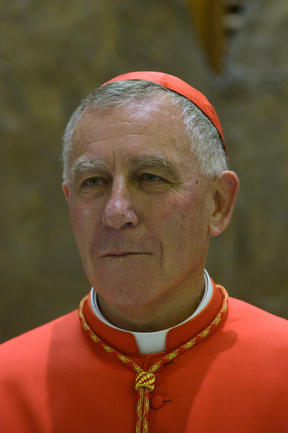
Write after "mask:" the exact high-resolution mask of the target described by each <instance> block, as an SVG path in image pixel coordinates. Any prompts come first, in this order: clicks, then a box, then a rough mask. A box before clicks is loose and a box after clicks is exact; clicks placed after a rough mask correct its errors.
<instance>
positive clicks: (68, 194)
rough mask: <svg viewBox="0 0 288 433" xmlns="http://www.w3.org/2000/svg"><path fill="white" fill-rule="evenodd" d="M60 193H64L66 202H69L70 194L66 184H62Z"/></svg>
mask: <svg viewBox="0 0 288 433" xmlns="http://www.w3.org/2000/svg"><path fill="white" fill-rule="evenodd" d="M62 191H63V192H64V195H65V198H66V200H67V201H69V197H70V192H69V188H68V185H67V183H66V182H63V183H62Z"/></svg>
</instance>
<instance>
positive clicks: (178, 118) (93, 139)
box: [72, 95, 191, 161]
mask: <svg viewBox="0 0 288 433" xmlns="http://www.w3.org/2000/svg"><path fill="white" fill-rule="evenodd" d="M111 150H113V152H114V153H119V152H124V153H127V152H128V154H127V155H126V157H127V156H128V157H129V152H131V154H132V156H133V155H137V154H139V155H141V153H143V152H144V153H145V154H147V153H149V152H150V153H153V152H154V151H155V152H164V153H165V154H166V155H167V156H168V157H169V156H171V157H172V156H173V158H174V160H175V158H176V160H177V159H179V158H180V159H182V158H187V156H188V154H190V156H191V151H190V140H189V139H188V137H187V133H186V127H185V124H184V120H183V118H182V115H181V111H180V109H179V108H178V107H177V106H176V105H175V103H173V102H172V101H171V100H170V99H169V98H168V97H167V96H166V95H160V97H159V98H155V97H153V98H146V99H144V100H142V101H129V102H127V103H125V104H123V105H121V106H119V105H118V106H112V107H108V108H106V109H104V110H103V109H102V110H100V109H97V108H88V109H86V111H85V112H84V113H83V115H82V117H81V118H80V120H79V121H78V123H77V125H76V128H75V131H74V135H73V152H72V156H73V158H72V159H73V161H75V159H77V158H79V157H80V156H81V155H83V154H86V153H96V154H97V155H99V154H100V156H101V154H105V153H107V152H109V151H111ZM91 157H92V158H93V155H92V154H91Z"/></svg>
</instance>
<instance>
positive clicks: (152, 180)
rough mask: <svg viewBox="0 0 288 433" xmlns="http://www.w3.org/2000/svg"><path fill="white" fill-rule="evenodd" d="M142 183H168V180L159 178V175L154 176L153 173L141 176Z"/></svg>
mask: <svg viewBox="0 0 288 433" xmlns="http://www.w3.org/2000/svg"><path fill="white" fill-rule="evenodd" d="M140 181H142V182H150V183H159V182H166V180H165V179H164V178H163V177H161V176H158V175H157V174H152V173H143V174H141V176H140Z"/></svg>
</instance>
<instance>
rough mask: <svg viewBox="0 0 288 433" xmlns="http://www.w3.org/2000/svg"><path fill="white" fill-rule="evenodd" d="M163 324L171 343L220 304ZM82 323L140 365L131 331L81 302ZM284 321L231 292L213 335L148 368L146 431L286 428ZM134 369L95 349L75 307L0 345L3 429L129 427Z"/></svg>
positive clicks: (143, 361) (38, 432) (129, 430)
mask: <svg viewBox="0 0 288 433" xmlns="http://www.w3.org/2000/svg"><path fill="white" fill-rule="evenodd" d="M222 297H223V296H222V292H221V291H220V289H219V286H214V290H213V296H212V299H211V300H210V302H209V304H208V305H207V307H206V308H205V309H204V310H203V311H202V312H201V313H200V314H199V315H197V316H196V317H194V318H193V319H191V320H190V321H189V322H186V323H184V324H182V325H180V326H178V327H176V328H174V329H172V330H170V331H169V332H168V335H167V339H166V351H167V352H168V351H171V350H174V349H175V348H177V347H178V346H179V345H181V344H183V343H184V342H186V341H187V340H189V339H191V338H192V337H193V336H194V335H196V334H197V333H199V332H200V331H201V330H203V329H204V328H205V327H207V325H209V323H210V322H211V321H212V320H213V319H214V318H215V316H216V315H217V313H218V311H219V310H220V308H221V305H222V300H223V299H222ZM84 313H85V317H86V320H87V322H88V324H89V326H90V327H91V328H92V329H93V331H94V332H95V333H96V334H97V335H98V336H99V337H100V338H101V339H102V340H103V341H105V342H106V343H108V344H109V345H110V346H112V347H114V348H116V349H117V350H119V351H120V352H122V353H123V354H125V355H128V356H129V357H130V358H131V359H133V360H134V361H135V362H137V364H139V365H140V366H141V367H142V368H143V369H145V370H148V369H149V367H150V366H151V365H152V364H153V363H155V362H156V361H157V360H159V359H160V358H161V357H162V356H163V355H164V353H160V354H151V355H141V354H140V353H139V351H138V347H137V344H136V341H135V338H134V336H133V334H130V333H126V332H121V331H119V330H117V329H114V328H110V327H109V326H107V325H106V324H104V323H102V322H101V321H99V320H98V319H97V318H96V317H95V315H94V313H93V311H92V309H91V305H90V301H89V300H88V299H87V301H86V302H85V304H84ZM287 342H288V325H287V321H285V320H284V319H281V318H279V317H276V316H273V315H271V314H269V313H266V312H264V311H262V310H260V309H258V308H256V307H253V306H251V305H248V304H247V303H245V302H242V301H239V300H236V299H233V298H229V301H228V313H227V315H226V316H225V317H224V319H223V320H222V322H221V324H220V326H218V328H217V329H216V330H215V332H214V333H213V334H212V335H209V336H208V337H207V338H205V339H203V341H201V342H200V343H199V344H197V345H195V346H194V347H192V348H191V349H189V350H188V351H187V352H185V353H183V354H181V355H180V356H179V357H177V358H176V359H174V360H172V361H171V362H169V363H168V364H166V366H165V367H163V368H162V369H161V370H160V371H159V372H157V373H156V374H155V376H156V385H155V389H154V391H152V392H151V393H150V410H149V433H287V432H288V411H287V409H288V380H287V371H288V347H287ZM134 384H135V372H134V371H133V370H132V369H131V368H128V367H127V366H126V365H124V364H123V363H121V362H120V361H119V360H117V359H115V358H113V357H112V356H111V354H109V352H107V351H105V350H103V349H102V348H101V347H98V346H97V345H96V344H95V343H94V342H93V341H92V339H91V338H90V337H89V336H88V335H87V334H86V333H85V332H84V331H83V329H82V327H81V325H80V322H79V318H78V315H77V312H76V311H74V312H72V313H70V314H67V315H65V316H63V317H60V318H59V319H57V320H54V321H53V322H50V323H48V324H46V325H44V326H41V327H40V328H37V329H35V330H33V331H30V332H28V333H26V334H24V335H22V336H20V337H17V338H15V339H13V340H10V341H8V342H7V343H4V344H3V345H2V346H1V350H0V432H1V433H134V431H135V419H136V404H137V392H136V391H135V387H134Z"/></svg>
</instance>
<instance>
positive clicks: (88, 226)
mask: <svg viewBox="0 0 288 433" xmlns="http://www.w3.org/2000/svg"><path fill="white" fill-rule="evenodd" d="M69 214H70V221H71V225H72V228H73V232H74V235H75V238H76V239H77V238H81V237H82V236H83V235H85V233H89V231H91V230H92V229H93V227H95V226H96V225H97V220H98V218H97V214H96V211H95V209H94V210H93V207H92V206H91V204H89V203H85V205H79V204H75V203H72V204H70V206H69Z"/></svg>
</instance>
